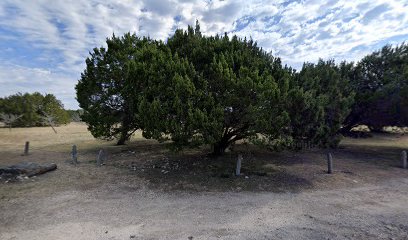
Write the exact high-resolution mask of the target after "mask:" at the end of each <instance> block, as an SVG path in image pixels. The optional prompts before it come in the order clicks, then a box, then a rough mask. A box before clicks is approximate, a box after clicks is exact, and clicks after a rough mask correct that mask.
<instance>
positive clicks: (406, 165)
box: [235, 150, 408, 176]
mask: <svg viewBox="0 0 408 240" xmlns="http://www.w3.org/2000/svg"><path fill="white" fill-rule="evenodd" d="M241 164H242V154H238V159H237V165H236V169H235V175H236V176H239V175H240V174H241ZM401 167H402V168H403V169H407V168H408V163H407V151H405V150H404V151H402V152H401ZM327 173H328V174H332V173H333V156H332V154H331V153H327Z"/></svg>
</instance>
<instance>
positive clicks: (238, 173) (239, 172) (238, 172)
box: [235, 154, 242, 176]
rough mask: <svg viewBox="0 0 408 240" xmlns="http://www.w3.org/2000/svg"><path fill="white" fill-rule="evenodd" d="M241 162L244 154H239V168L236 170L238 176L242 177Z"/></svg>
mask: <svg viewBox="0 0 408 240" xmlns="http://www.w3.org/2000/svg"><path fill="white" fill-rule="evenodd" d="M241 162H242V154H238V159H237V168H236V169H235V175H236V176H239V175H241Z"/></svg>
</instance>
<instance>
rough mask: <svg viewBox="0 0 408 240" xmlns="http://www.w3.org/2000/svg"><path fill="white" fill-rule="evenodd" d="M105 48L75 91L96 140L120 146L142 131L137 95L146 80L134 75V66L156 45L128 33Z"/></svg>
mask: <svg viewBox="0 0 408 240" xmlns="http://www.w3.org/2000/svg"><path fill="white" fill-rule="evenodd" d="M106 45H107V48H105V47H100V48H95V49H94V50H93V52H92V53H90V55H91V56H90V57H88V58H87V59H86V69H85V71H84V72H83V73H82V74H81V79H80V80H79V82H78V84H77V85H76V87H75V88H76V91H77V101H78V102H79V106H80V107H81V108H82V109H84V112H83V114H82V116H81V118H82V120H83V121H85V122H86V123H88V126H89V127H88V129H89V130H90V131H91V133H92V134H93V136H95V137H98V138H104V139H112V138H116V139H118V142H117V143H118V144H119V145H121V144H124V143H125V141H126V140H128V139H129V138H130V136H131V134H132V133H133V132H134V131H135V130H137V129H138V128H139V127H140V126H139V125H140V121H139V120H138V112H137V101H138V96H137V91H138V90H139V89H140V88H139V84H140V79H141V78H143V77H142V76H139V75H138V74H135V71H137V70H136V69H134V64H133V62H134V61H139V58H140V57H141V56H144V55H143V54H144V51H145V49H146V48H149V46H152V45H155V43H154V41H152V40H150V39H149V38H139V37H137V36H136V35H131V34H129V33H128V34H125V35H124V36H123V37H116V36H115V35H113V36H112V37H111V38H108V39H107V40H106ZM144 57H146V56H144ZM147 57H148V56H147ZM135 93H136V95H134V94H135Z"/></svg>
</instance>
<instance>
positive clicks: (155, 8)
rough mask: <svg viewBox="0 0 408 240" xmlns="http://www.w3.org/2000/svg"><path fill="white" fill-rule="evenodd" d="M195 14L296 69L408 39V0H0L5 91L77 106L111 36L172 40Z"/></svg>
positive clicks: (208, 27)
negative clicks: (91, 63)
mask: <svg viewBox="0 0 408 240" xmlns="http://www.w3.org/2000/svg"><path fill="white" fill-rule="evenodd" d="M196 19H198V20H199V21H200V23H201V30H202V32H203V33H204V34H206V35H214V34H217V33H220V34H223V33H224V32H227V33H228V34H231V35H233V34H236V35H238V36H241V37H244V36H246V37H252V38H253V39H254V40H256V41H257V42H258V44H259V45H260V46H262V47H263V48H264V49H267V50H269V51H272V53H273V54H274V55H277V56H280V57H281V58H282V60H283V61H284V63H287V64H289V65H291V66H293V67H295V68H299V66H301V64H302V62H303V61H310V62H314V61H316V60H317V59H318V58H319V57H322V58H325V59H329V58H333V59H335V60H336V61H340V60H343V59H344V60H349V61H357V60H359V59H360V58H361V57H362V56H364V55H365V54H367V53H369V52H371V51H373V50H376V49H378V48H380V47H381V46H383V45H385V44H387V43H390V44H398V43H401V42H403V41H404V40H408V1H407V0H367V1H366V0H354V1H350V0H343V1H340V0H275V1H274V0H253V1H250V0H236V1H232V0H230V1H229V0H224V1H221V0H191V1H189V0H87V1H85V0H84V1H74V0H72V1H62V0H61V1H59V0H48V1H47V0H33V1H27V0H1V1H0V96H6V95H10V94H14V93H16V92H34V91H39V92H41V93H53V94H55V95H56V96H57V97H58V98H59V99H61V100H62V102H63V103H64V105H65V106H66V107H67V108H71V109H76V108H78V104H77V102H76V100H75V90H74V86H75V84H76V82H77V81H78V79H79V77H80V74H81V72H82V71H83V69H84V65H85V64H84V60H85V58H86V57H87V56H88V54H89V51H90V50H91V49H92V48H94V47H100V46H103V45H104V41H105V39H106V37H108V36H111V35H112V33H113V32H114V33H115V34H116V35H120V34H123V33H125V32H129V31H130V32H136V34H138V35H145V36H147V35H149V36H150V37H153V38H159V39H162V40H166V39H167V38H168V37H169V36H170V35H171V34H172V33H173V32H174V30H175V29H176V28H186V26H187V25H189V24H190V25H192V24H194V23H195V20H196Z"/></svg>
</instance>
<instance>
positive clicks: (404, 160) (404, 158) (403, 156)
mask: <svg viewBox="0 0 408 240" xmlns="http://www.w3.org/2000/svg"><path fill="white" fill-rule="evenodd" d="M401 161H402V168H403V169H407V151H402V152H401Z"/></svg>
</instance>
